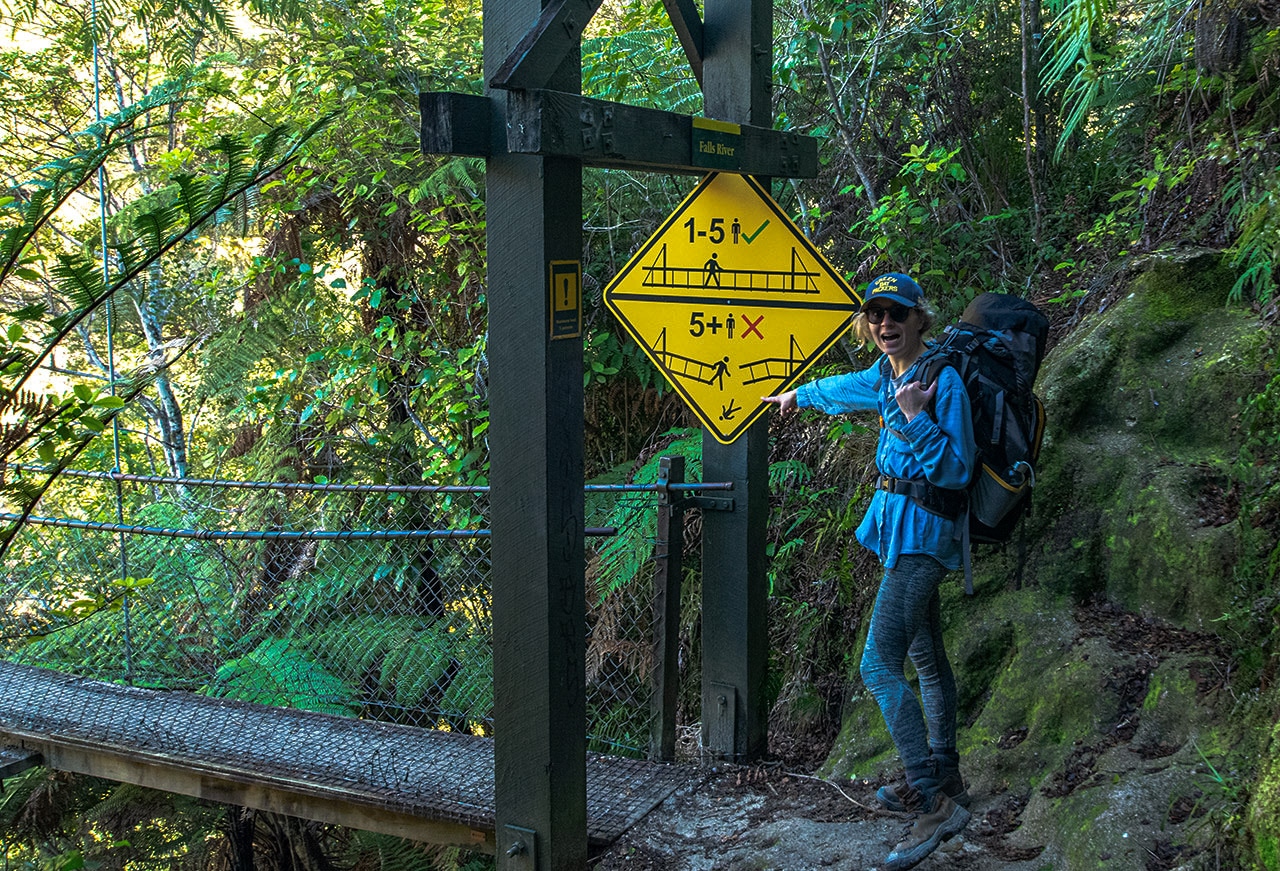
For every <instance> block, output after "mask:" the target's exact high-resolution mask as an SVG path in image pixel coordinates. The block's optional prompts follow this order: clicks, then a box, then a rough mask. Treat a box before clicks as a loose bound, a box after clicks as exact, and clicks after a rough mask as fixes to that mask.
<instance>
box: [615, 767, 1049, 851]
mask: <svg viewBox="0 0 1280 871" xmlns="http://www.w3.org/2000/svg"><path fill="white" fill-rule="evenodd" d="M877 785H878V784H877V783H874V782H872V783H863V782H858V783H850V784H843V785H840V786H839V787H837V786H835V785H833V784H830V783H826V782H824V781H821V780H818V779H816V778H812V777H808V776H806V775H801V774H795V773H791V772H787V771H785V770H784V769H783V767H782V766H770V765H761V766H753V767H736V766H720V767H717V768H715V769H707V770H706V772H705V777H704V778H703V779H702V780H701V781H699V782H698V783H696V784H694V785H692V786H690V787H687V788H685V789H683V790H681V791H680V792H678V793H676V794H675V795H673V796H672V797H671V798H669V799H667V801H665V802H664V803H663V804H662V805H660V806H659V807H658V808H657V809H656V810H654V812H653V813H651V814H649V816H647V817H645V819H643V820H642V821H641V822H640V823H639V824H638V825H636V826H635V827H633V828H632V829H631V831H629V832H627V833H626V834H625V835H623V837H622V839H621V840H619V841H618V842H617V843H615V844H614V845H613V846H612V847H610V848H609V850H608V851H607V852H605V853H604V854H603V855H601V856H599V857H597V858H596V860H595V864H594V865H593V868H594V869H595V871H766V869H768V871H815V869H826V868H830V869H839V871H844V869H849V871H852V869H874V868H876V867H878V865H879V864H880V863H881V862H882V861H883V860H884V857H885V856H886V855H887V854H888V852H889V850H890V849H891V848H892V847H893V845H894V844H895V843H896V842H897V841H898V839H899V838H900V837H901V835H902V833H903V831H904V830H905V828H906V826H907V825H908V824H909V817H907V816H906V815H905V814H895V813H890V812H888V811H883V810H880V809H879V808H878V807H877V806H875V804H874V794H875V787H876V786H877ZM971 810H972V811H973V820H972V822H970V824H969V827H968V829H967V830H966V831H965V832H964V833H963V834H962V835H961V836H959V837H957V838H955V839H954V840H952V841H951V842H949V843H947V844H944V845H943V846H942V847H941V848H939V850H938V851H937V852H936V853H935V854H934V855H932V856H930V857H929V858H928V859H926V860H925V861H924V862H923V863H921V864H920V865H919V866H917V867H918V868H921V869H925V871H928V869H943V868H955V869H964V871H988V869H990V871H995V869H1000V871H1038V869H1043V868H1044V867H1046V857H1045V856H1044V855H1042V851H1041V850H1040V849H1038V848H1036V847H1034V846H1033V847H1027V846H1023V845H1020V844H1017V843H1014V842H1012V841H1011V840H1010V838H1009V835H1010V833H1011V831H1013V829H1011V828H1010V827H1011V826H1014V827H1016V825H1017V822H1016V820H1017V810H1018V808H1017V805H1016V803H1015V802H1013V800H1012V799H1011V798H1009V797H1008V796H996V797H983V796H976V797H975V800H974V804H973V807H972V808H971ZM1049 867H1054V863H1053V862H1052V861H1050V862H1049Z"/></svg>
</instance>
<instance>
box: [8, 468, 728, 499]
mask: <svg viewBox="0 0 1280 871" xmlns="http://www.w3.org/2000/svg"><path fill="white" fill-rule="evenodd" d="M3 468H8V469H13V470H15V471H18V472H36V473H38V474H48V473H50V472H56V471H57V470H56V469H52V468H47V467H45V466H38V465H33V464H28V463H10V464H6V465H4V466H3ZM58 474H59V475H65V476H68V477H72V478H91V479H96V480H101V481H122V482H123V481H128V482H131V483H136V484H177V485H181V486H184V487H228V488H239V489H246V490H309V491H316V492H328V493H488V492H489V486H488V485H484V484H479V485H455V484H330V483H324V484H308V483H300V482H294V481H236V480H232V479H228V478H185V477H178V476H172V475H134V474H129V473H125V472H97V471H93V470H91V469H63V470H62V471H61V472H58ZM583 489H584V491H585V492H587V493H653V492H658V491H660V490H663V489H668V490H685V491H688V492H697V491H714V490H732V489H733V482H732V481H712V482H692V481H680V482H676V481H672V482H670V483H666V484H664V483H660V482H659V483H654V484H585V485H583Z"/></svg>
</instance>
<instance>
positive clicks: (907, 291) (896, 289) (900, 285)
mask: <svg viewBox="0 0 1280 871" xmlns="http://www.w3.org/2000/svg"><path fill="white" fill-rule="evenodd" d="M878 299H887V300H889V301H891V302H896V303H901V304H902V305H905V306H906V307H907V308H915V307H916V306H917V305H919V304H920V300H922V299H924V291H923V290H921V289H920V285H918V284H916V282H915V279H913V278H912V277H911V276H910V275H904V274H903V273H901V272H886V273H885V274H884V275H881V276H879V277H878V278H873V279H871V281H869V282H868V283H867V293H866V298H865V299H863V301H862V307H863V308H866V307H867V304H868V303H871V302H875V301H876V300H878Z"/></svg>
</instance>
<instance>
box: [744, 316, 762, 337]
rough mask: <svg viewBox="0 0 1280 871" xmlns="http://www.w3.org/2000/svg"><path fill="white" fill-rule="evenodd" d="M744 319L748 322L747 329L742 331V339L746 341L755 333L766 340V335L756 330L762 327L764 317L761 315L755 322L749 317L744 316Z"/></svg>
mask: <svg viewBox="0 0 1280 871" xmlns="http://www.w3.org/2000/svg"><path fill="white" fill-rule="evenodd" d="M742 319H743V320H744V321H746V322H747V328H746V329H745V330H743V331H742V338H744V339H745V338H746V337H747V336H749V335H751V334H752V333H755V334H756V335H757V336H759V337H760V338H762V339H763V338H764V333H762V332H760V331H759V330H758V329H756V327H758V326H760V322H761V321H762V320H764V315H760V317H758V318H756V319H755V320H754V321H753V320H751V318H749V317H747V316H746V315H743V316H742Z"/></svg>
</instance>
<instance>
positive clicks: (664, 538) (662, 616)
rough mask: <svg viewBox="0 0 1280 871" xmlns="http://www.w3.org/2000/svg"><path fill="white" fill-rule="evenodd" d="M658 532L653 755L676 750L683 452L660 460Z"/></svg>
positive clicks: (657, 756)
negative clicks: (672, 486) (673, 485)
mask: <svg viewBox="0 0 1280 871" xmlns="http://www.w3.org/2000/svg"><path fill="white" fill-rule="evenodd" d="M658 464H659V465H658V483H659V490H658V537H657V540H656V541H655V542H654V553H653V559H654V571H653V696H652V698H651V699H650V716H651V719H650V735H649V758H650V759H661V760H665V761H668V762H669V761H671V760H672V759H675V756H676V704H677V700H678V699H677V696H678V691H679V688H680V583H681V576H682V575H683V573H684V559H683V557H684V508H683V507H682V506H681V505H680V502H681V500H682V499H683V496H684V494H683V493H681V492H680V491H678V490H672V489H671V488H670V485H671V484H683V483H684V457H681V456H678V455H677V456H673V457H663V458H662V459H661V460H659V461H658Z"/></svg>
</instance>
